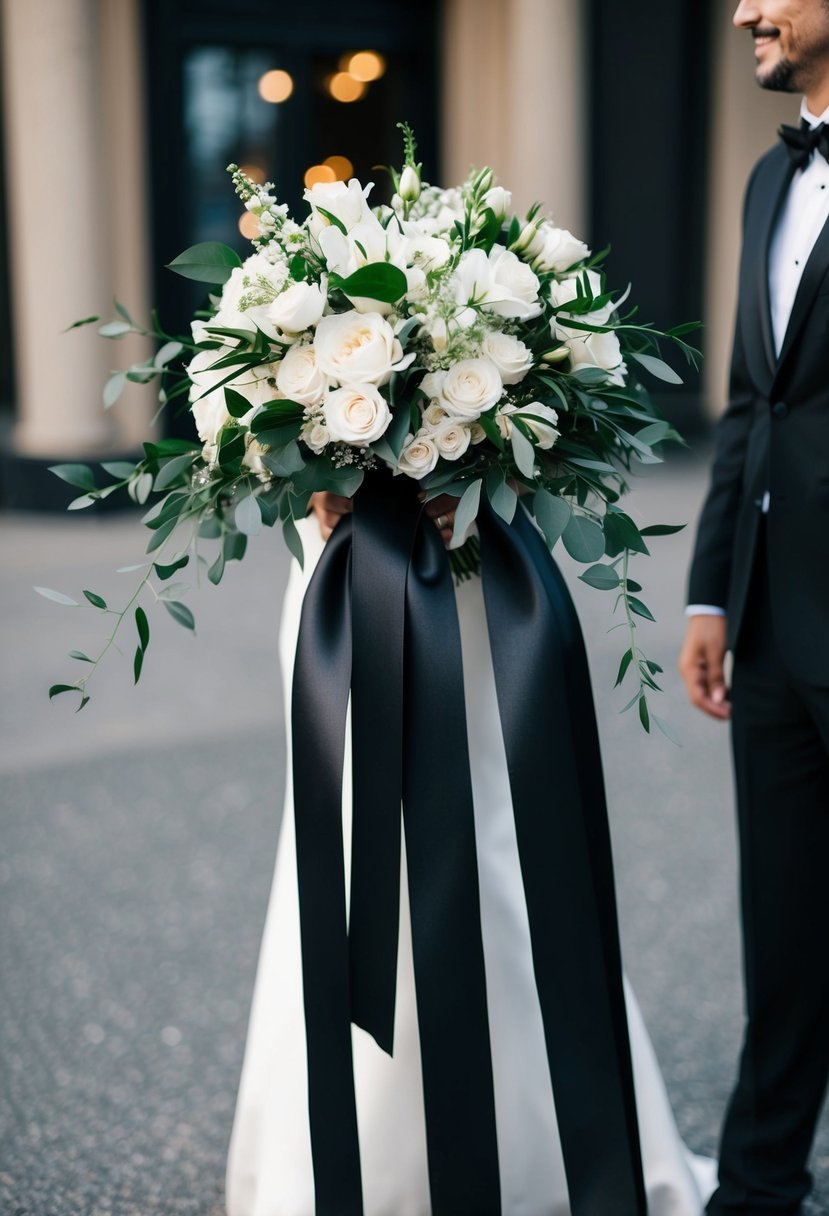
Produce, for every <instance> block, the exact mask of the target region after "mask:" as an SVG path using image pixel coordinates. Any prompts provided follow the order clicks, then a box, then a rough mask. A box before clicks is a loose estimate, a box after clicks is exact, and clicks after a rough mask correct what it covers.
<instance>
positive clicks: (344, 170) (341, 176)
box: [322, 156, 354, 182]
mask: <svg viewBox="0 0 829 1216" xmlns="http://www.w3.org/2000/svg"><path fill="white" fill-rule="evenodd" d="M322 163H323V164H324V165H327V166H328V168H329V169H333V171H334V177H335V179H336V180H337V181H338V182H347V181H348V179H349V178H350V177H353V176H354V166H353V164H352V163H351V161H350V160H349V159H348V157H347V156H326V158H325V160H324V161H323V162H322Z"/></svg>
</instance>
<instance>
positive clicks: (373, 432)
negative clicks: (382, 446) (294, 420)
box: [323, 384, 391, 446]
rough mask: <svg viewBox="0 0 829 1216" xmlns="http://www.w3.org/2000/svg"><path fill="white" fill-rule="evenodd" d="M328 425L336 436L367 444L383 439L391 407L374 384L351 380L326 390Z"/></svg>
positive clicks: (335, 437) (333, 437)
mask: <svg viewBox="0 0 829 1216" xmlns="http://www.w3.org/2000/svg"><path fill="white" fill-rule="evenodd" d="M323 412H324V414H325V425H326V426H327V428H328V431H329V433H330V435H331V438H332V439H338V440H340V441H341V442H342V443H353V444H359V445H360V446H365V445H366V444H369V443H373V442H374V440H375V439H379V438H380V436H381V435H382V434H383V432H384V431H385V429H386V427H387V426H388V425H389V423H390V422H391V411H390V410H389V407H388V403H387V402H386V400H385V398H384V397H383V396H382V395H381V394H380V392H379V390H378V389H377V387H376V385H374V384H349V385H347V386H346V387H345V388H336V389H333V390H332V391H331V392H329V393H326V396H325V404H324V406H323Z"/></svg>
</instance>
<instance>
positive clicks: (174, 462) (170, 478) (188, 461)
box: [153, 452, 194, 493]
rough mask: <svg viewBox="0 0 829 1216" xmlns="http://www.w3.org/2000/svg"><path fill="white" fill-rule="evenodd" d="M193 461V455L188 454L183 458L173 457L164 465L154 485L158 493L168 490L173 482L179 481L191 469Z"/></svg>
mask: <svg viewBox="0 0 829 1216" xmlns="http://www.w3.org/2000/svg"><path fill="white" fill-rule="evenodd" d="M193 460H194V455H193V453H192V452H188V453H186V454H185V455H183V456H173V457H172V459H170V460H168V461H167V462H166V463H165V464H163V465H162V466H161V468H160V469H159V471H158V473H157V475H156V479H155V481H154V483H153V489H154V490H155V491H156V493H157V492H158V491H159V490H166V489H167V487H168V486H171V485H172V484H173V482H175V481H178V479H179V477H180V476H181V474H182V473H184V472H186V471H187V469H189V468H190V467H191V465H192V464H193Z"/></svg>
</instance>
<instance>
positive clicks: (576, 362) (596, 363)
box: [567, 331, 625, 385]
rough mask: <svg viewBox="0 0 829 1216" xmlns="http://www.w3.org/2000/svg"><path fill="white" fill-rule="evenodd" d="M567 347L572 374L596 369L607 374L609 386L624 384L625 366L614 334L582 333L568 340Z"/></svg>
mask: <svg viewBox="0 0 829 1216" xmlns="http://www.w3.org/2000/svg"><path fill="white" fill-rule="evenodd" d="M567 345H568V347H569V348H570V363H571V367H572V370H573V371H574V372H576V371H579V370H580V369H581V368H583V367H598V368H600V369H601V370H602V371H604V372H607V373H608V380H609V381H610V382H611V384H620V385H621V384H624V382H625V364H624V362H623V360H622V348H621V347H620V345H619V339H618V338H617V337H616V334H614V333H612V332H608V333H588V332H587V331H582V332H581V334H579V335H578V336H573V337H571V338H568V339H567Z"/></svg>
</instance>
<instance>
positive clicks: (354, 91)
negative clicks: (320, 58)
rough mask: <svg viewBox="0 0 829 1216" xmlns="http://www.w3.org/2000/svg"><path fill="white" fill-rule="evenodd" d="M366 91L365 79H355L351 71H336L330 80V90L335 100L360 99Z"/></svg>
mask: <svg viewBox="0 0 829 1216" xmlns="http://www.w3.org/2000/svg"><path fill="white" fill-rule="evenodd" d="M365 91H366V86H365V84H364V83H363V81H362V80H355V79H354V77H353V76H352V75H351V74H350V72H335V73H334V75H333V76H332V77H331V78H330V80H329V81H328V92H329V93H330V94H331V96H332V97H333V98H334V100H335V101H343V102H348V101H359V100H360V98H361V97H362V96H364V94H365Z"/></svg>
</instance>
